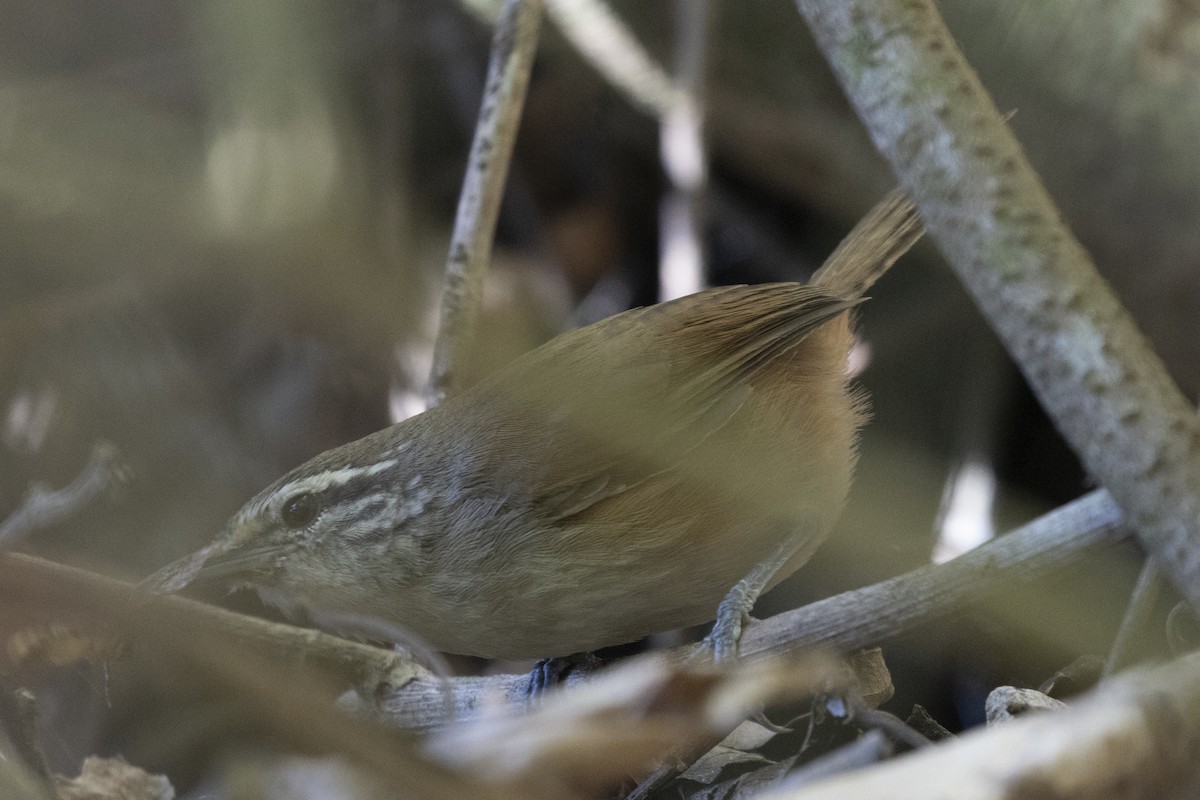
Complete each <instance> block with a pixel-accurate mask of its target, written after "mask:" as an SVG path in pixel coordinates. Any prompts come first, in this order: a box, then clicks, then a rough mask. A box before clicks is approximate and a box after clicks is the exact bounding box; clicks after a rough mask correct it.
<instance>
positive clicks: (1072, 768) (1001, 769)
mask: <svg viewBox="0 0 1200 800" xmlns="http://www.w3.org/2000/svg"><path fill="white" fill-rule="evenodd" d="M1197 763H1200V656H1197V655H1195V654H1193V655H1189V656H1185V657H1183V658H1180V659H1178V660H1177V661H1175V662H1172V663H1171V664H1168V665H1166V666H1163V667H1158V668H1156V669H1154V670H1138V671H1135V672H1130V673H1127V674H1126V675H1124V676H1122V677H1120V678H1118V679H1116V680H1114V681H1112V682H1110V683H1105V684H1101V686H1100V687H1099V688H1098V689H1097V690H1095V691H1093V692H1092V693H1091V694H1090V695H1088V696H1087V697H1086V698H1085V699H1083V700H1082V701H1080V702H1079V704H1078V705H1077V706H1076V707H1074V708H1072V709H1070V710H1067V711H1063V712H1060V713H1048V714H1036V715H1032V716H1029V717H1027V718H1023V719H1018V720H1014V721H1012V722H1009V723H1005V724H1003V725H997V726H995V727H993V728H988V729H987V730H982V731H976V732H972V733H967V734H964V735H963V736H961V737H960V738H958V739H956V740H955V741H953V742H949V743H946V744H941V745H937V746H934V747H927V748H924V749H923V750H921V751H920V752H919V753H914V754H911V755H909V756H906V757H905V758H898V759H895V760H893V761H890V762H888V763H886V764H881V765H878V766H876V767H874V768H872V769H869V770H864V771H862V772H857V773H852V774H849V775H843V776H839V777H837V778H834V779H832V780H829V781H823V782H821V783H820V784H818V785H816V786H812V787H811V788H801V789H799V790H796V791H777V792H772V793H769V794H765V795H763V796H762V797H763V798H764V800H766V798H771V799H772V800H782V799H783V798H795V800H820V799H821V798H830V800H834V799H835V798H836V799H837V800H840V799H841V798H849V797H873V798H880V800H904V799H905V798H922V800H938V799H939V798H946V799H947V800H949V798H961V797H971V798H977V800H1005V798H1012V799H1013V800H1015V799H1016V798H1028V797H1051V796H1053V797H1089V798H1114V800H1115V798H1183V797H1194V796H1195V795H1194V792H1195V789H1196V786H1197V782H1198V781H1200V771H1198V770H1197V766H1196V765H1197Z"/></svg>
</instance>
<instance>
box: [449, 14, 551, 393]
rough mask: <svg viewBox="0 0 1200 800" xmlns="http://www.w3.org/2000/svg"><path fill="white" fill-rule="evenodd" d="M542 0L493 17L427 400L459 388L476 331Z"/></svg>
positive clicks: (539, 23)
mask: <svg viewBox="0 0 1200 800" xmlns="http://www.w3.org/2000/svg"><path fill="white" fill-rule="evenodd" d="M543 2H544V0H507V2H506V3H505V4H504V10H503V11H502V12H501V14H500V18H499V19H498V20H497V21H496V31H495V33H494V35H493V37H492V56H491V60H490V62H489V63H488V76H487V84H486V85H485V87H484V90H483V103H482V105H481V107H480V109H479V121H478V122H477V123H476V125H475V138H474V140H473V141H472V142H471V155H470V159H469V161H468V164H467V174H466V177H465V178H464V179H463V187H462V193H461V194H460V195H459V199H458V212H457V215H456V216H455V219H454V232H453V234H452V235H451V239H450V254H449V256H448V258H447V260H446V281H445V288H444V290H443V295H442V313H441V323H440V326H439V329H438V338H437V343H436V344H435V345H434V351H433V371H432V373H431V374H430V376H429V389H428V391H427V393H426V401H427V402H428V404H429V405H430V406H435V405H437V404H438V403H440V402H441V401H442V400H443V399H444V398H445V397H446V395H448V394H450V393H451V392H452V391H453V390H454V388H455V382H456V381H457V371H458V370H460V369H461V368H462V364H463V362H464V361H465V354H466V352H467V349H468V348H469V347H470V346H471V340H472V337H473V336H474V332H475V324H476V322H477V320H478V318H479V310H480V305H481V303H482V301H483V280H484V276H485V275H486V274H487V267H488V263H489V262H490V261H491V257H492V239H493V237H494V236H495V233H496V221H497V219H499V216H500V201H501V199H502V198H503V196H504V184H505V180H506V179H507V177H508V166H509V163H510V162H511V161H512V152H513V145H514V144H515V142H516V138H517V125H518V123H519V122H520V120H521V109H522V107H523V106H524V104H525V90H526V88H527V87H528V85H529V74H530V72H531V71H532V69H533V57H534V54H535V52H536V50H537V41H538V29H539V27H540V25H541V18H542V6H543Z"/></svg>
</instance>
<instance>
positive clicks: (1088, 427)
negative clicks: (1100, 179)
mask: <svg viewBox="0 0 1200 800" xmlns="http://www.w3.org/2000/svg"><path fill="white" fill-rule="evenodd" d="M797 5H798V6H799V8H800V11H801V13H802V14H803V15H804V17H805V18H806V19H807V20H808V24H809V27H810V28H811V29H812V31H813V34H814V36H815V37H816V39H817V43H818V45H819V46H820V48H821V49H822V50H823V51H824V53H825V57H826V59H827V60H828V61H829V63H830V64H831V65H832V66H833V69H834V72H835V73H836V74H837V76H838V79H839V80H840V81H841V83H842V86H843V88H844V89H845V91H846V94H847V95H849V97H850V100H851V102H852V103H853V104H854V106H855V108H856V109H857V111H858V114H859V116H860V117H861V118H862V120H863V122H864V123H865V124H866V126H867V128H868V130H869V132H870V134H871V137H872V139H873V140H874V143H875V146H876V147H877V148H878V149H879V151H880V152H881V153H882V154H883V155H884V156H885V157H886V158H887V159H888V161H889V162H890V163H891V165H892V169H893V171H894V172H895V173H896V175H897V176H898V177H899V179H900V182H901V183H902V184H903V186H904V187H905V189H907V190H908V192H909V194H910V196H911V197H912V198H913V200H914V201H916V203H917V205H918V207H919V208H920V210H921V216H922V217H923V218H924V220H925V223H926V225H927V226H928V228H929V232H930V233H931V234H932V235H933V237H934V239H935V240H936V241H937V243H938V246H939V247H940V248H941V250H942V252H943V254H944V255H945V256H946V258H947V260H948V261H949V262H950V264H951V265H952V266H953V267H954V269H955V271H956V272H957V273H958V275H959V278H960V279H961V280H962V281H963V284H964V285H965V286H966V287H967V289H968V291H970V293H971V294H972V295H973V296H974V298H975V301H976V303H977V304H978V305H979V307H980V309H981V310H982V311H983V313H984V315H985V316H986V317H987V318H988V321H989V322H990V323H991V325H992V328H993V329H994V330H995V331H996V332H997V334H998V335H999V336H1000V338H1001V339H1002V340H1003V341H1004V343H1005V346H1006V347H1007V348H1008V351H1009V353H1010V354H1011V355H1012V356H1013V358H1014V360H1015V361H1016V362H1017V364H1018V365H1020V367H1021V369H1022V371H1023V372H1024V373H1025V376H1026V378H1027V379H1028V380H1029V383H1030V385H1031V386H1032V387H1033V390H1034V391H1035V392H1036V394H1037V395H1038V398H1039V399H1040V401H1041V403H1042V405H1043V407H1045V409H1046V410H1047V412H1048V413H1049V414H1050V416H1051V418H1053V419H1054V421H1055V424H1056V425H1057V426H1058V428H1059V430H1060V431H1061V432H1062V434H1063V436H1064V437H1065V438H1066V439H1067V441H1068V442H1069V443H1070V444H1071V446H1072V448H1073V449H1074V450H1075V452H1076V453H1078V454H1079V457H1080V459H1081V460H1082V461H1083V463H1084V465H1085V466H1086V467H1087V469H1088V471H1089V472H1091V473H1092V474H1093V475H1094V476H1095V477H1096V478H1098V479H1099V481H1100V482H1101V483H1102V484H1103V485H1104V486H1105V488H1107V489H1108V490H1109V491H1110V492H1111V493H1112V496H1113V497H1114V498H1115V499H1116V501H1117V503H1118V505H1120V507H1121V508H1122V509H1123V510H1124V511H1125V514H1126V517H1127V518H1128V520H1129V522H1130V524H1131V526H1132V527H1133V529H1134V530H1135V531H1137V534H1138V537H1139V538H1140V539H1141V541H1142V543H1143V544H1144V545H1145V547H1146V549H1147V550H1149V551H1150V552H1151V553H1153V555H1154V557H1155V560H1156V562H1157V563H1158V565H1159V567H1160V568H1162V569H1163V570H1164V571H1165V572H1166V573H1167V575H1168V576H1169V577H1170V578H1171V580H1172V582H1173V583H1174V584H1175V586H1176V587H1177V588H1178V589H1179V590H1180V591H1181V592H1182V593H1183V595H1184V596H1185V597H1186V598H1187V599H1188V602H1189V604H1190V605H1191V607H1192V608H1193V609H1196V610H1200V526H1198V525H1197V522H1198V521H1200V420H1198V418H1197V416H1196V414H1195V413H1194V412H1193V410H1192V409H1191V408H1190V407H1189V404H1188V402H1187V401H1186V400H1185V399H1184V397H1183V395H1182V394H1180V392H1179V390H1178V388H1177V387H1176V386H1175V385H1174V384H1173V383H1172V382H1171V379H1170V377H1169V376H1168V375H1167V372H1166V369H1165V368H1164V367H1163V365H1162V362H1161V361H1160V360H1159V359H1158V357H1157V356H1156V355H1155V354H1154V353H1153V352H1152V351H1151V350H1150V348H1149V347H1148V346H1147V344H1146V342H1145V340H1144V338H1143V337H1142V335H1141V333H1139V332H1138V330H1137V328H1136V326H1135V325H1134V324H1133V322H1132V321H1131V320H1130V319H1129V316H1128V315H1127V314H1126V313H1125V311H1124V309H1123V308H1122V307H1121V305H1120V304H1119V303H1118V301H1117V299H1116V296H1115V295H1114V294H1113V292H1112V290H1111V289H1110V288H1109V286H1108V285H1107V284H1106V283H1105V282H1104V281H1103V279H1101V278H1100V276H1099V275H1098V274H1097V272H1096V269H1095V267H1094V265H1093V264H1092V262H1091V259H1090V258H1089V257H1088V255H1087V253H1086V252H1084V250H1083V248H1082V247H1081V246H1080V244H1079V243H1078V242H1077V241H1076V240H1075V238H1074V237H1073V236H1072V235H1071V234H1070V232H1069V231H1068V230H1067V228H1066V226H1065V225H1064V224H1063V221H1062V219H1061V218H1060V217H1059V213H1058V210H1057V209H1056V208H1055V206H1054V204H1053V202H1052V201H1051V200H1050V197H1049V195H1048V194H1047V193H1046V190H1045V188H1044V187H1043V186H1042V183H1041V180H1040V179H1039V178H1038V176H1037V174H1036V173H1035V172H1034V171H1033V169H1032V168H1031V167H1030V166H1029V163H1028V161H1027V160H1026V158H1025V154H1024V152H1023V151H1022V150H1021V147H1020V145H1019V144H1018V143H1017V141H1016V139H1015V138H1014V137H1013V135H1012V132H1011V131H1010V130H1009V129H1008V128H1007V126H1006V125H1005V124H1004V122H1003V120H1002V119H1001V117H1000V114H999V113H998V112H997V110H996V108H995V106H994V105H993V103H992V101H991V98H990V97H989V96H988V94H987V92H986V91H985V90H984V88H983V86H982V85H981V84H980V82H979V79H978V78H977V77H976V75H975V73H974V72H973V71H972V70H971V68H970V66H969V65H968V64H967V62H966V59H965V58H964V57H963V55H962V53H961V51H960V50H959V48H958V45H957V44H956V43H955V41H954V39H953V38H952V37H951V35H950V33H949V31H947V30H946V27H945V25H944V24H943V23H942V20H941V18H940V16H939V15H938V12H937V9H936V7H935V6H934V3H933V0H903V2H900V1H899V0H891V1H890V2H889V1H888V0H797Z"/></svg>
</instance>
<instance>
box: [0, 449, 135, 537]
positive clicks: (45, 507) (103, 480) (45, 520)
mask: <svg viewBox="0 0 1200 800" xmlns="http://www.w3.org/2000/svg"><path fill="white" fill-rule="evenodd" d="M128 478H129V471H128V468H127V467H125V465H124V464H123V463H122V462H121V459H120V454H119V453H118V452H117V448H116V447H114V446H113V445H111V444H109V443H108V442H99V443H97V444H96V446H95V447H93V448H92V455H91V458H90V459H89V460H88V463H87V464H86V465H85V466H84V468H83V471H82V472H80V473H79V475H77V476H76V477H75V480H73V481H71V482H70V483H69V484H67V485H66V486H64V487H63V488H61V489H56V490H52V491H51V490H47V489H43V488H40V487H36V486H35V487H33V488H32V489H30V491H29V494H28V495H26V497H25V500H24V502H23V503H22V504H21V507H20V508H18V509H17V510H16V511H14V512H13V513H12V514H11V515H10V516H9V517H8V519H6V520H4V522H3V523H0V550H4V549H7V548H9V547H12V546H13V545H14V544H16V543H17V542H19V541H21V540H22V539H24V538H26V537H27V536H29V535H30V534H32V533H33V532H34V531H37V530H41V529H43V528H49V527H51V526H52V525H57V524H58V523H60V522H62V521H63V520H66V519H69V518H70V517H71V516H72V515H73V514H75V513H76V512H78V511H79V509H80V508H82V507H83V506H86V505H87V504H88V503H91V502H92V501H93V500H95V499H96V498H97V497H99V496H100V495H103V494H106V493H108V492H110V491H112V490H113V489H114V488H115V487H117V486H119V485H121V484H122V483H124V482H126V481H127V480H128Z"/></svg>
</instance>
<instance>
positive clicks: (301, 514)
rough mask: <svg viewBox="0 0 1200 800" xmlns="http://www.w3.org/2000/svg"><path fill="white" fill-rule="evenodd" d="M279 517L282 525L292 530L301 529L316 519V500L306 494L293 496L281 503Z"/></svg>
mask: <svg viewBox="0 0 1200 800" xmlns="http://www.w3.org/2000/svg"><path fill="white" fill-rule="evenodd" d="M279 516H280V517H281V518H282V519H283V524H284V525H286V526H288V527H289V528H291V529H292V530H296V529H297V528H303V527H304V526H305V525H307V524H308V523H310V522H312V521H313V520H314V519H316V516H317V498H315V497H313V496H312V495H311V494H309V493H308V492H304V493H302V494H294V495H292V496H291V497H289V498H288V499H287V500H285V501H284V502H283V507H282V508H281V509H280V510H279Z"/></svg>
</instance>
